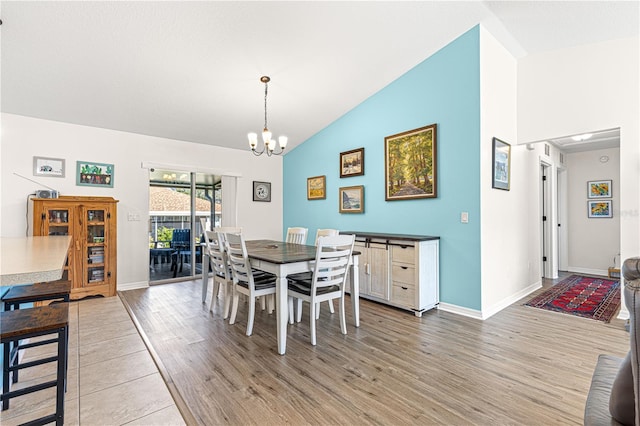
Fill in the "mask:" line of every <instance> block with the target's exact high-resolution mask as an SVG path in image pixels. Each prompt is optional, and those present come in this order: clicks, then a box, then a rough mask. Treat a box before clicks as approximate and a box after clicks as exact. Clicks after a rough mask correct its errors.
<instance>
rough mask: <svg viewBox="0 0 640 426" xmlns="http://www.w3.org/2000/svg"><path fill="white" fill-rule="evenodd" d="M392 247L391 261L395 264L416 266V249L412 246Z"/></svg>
mask: <svg viewBox="0 0 640 426" xmlns="http://www.w3.org/2000/svg"><path fill="white" fill-rule="evenodd" d="M391 247H392V250H391V256H392V257H391V259H392V260H393V261H394V262H402V263H410V264H411V265H413V264H415V258H416V257H415V256H416V249H415V248H414V247H413V246H412V245H408V246H404V247H403V246H391Z"/></svg>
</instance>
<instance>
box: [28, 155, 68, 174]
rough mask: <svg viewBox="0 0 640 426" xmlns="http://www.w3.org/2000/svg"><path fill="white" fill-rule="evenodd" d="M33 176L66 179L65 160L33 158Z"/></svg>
mask: <svg viewBox="0 0 640 426" xmlns="http://www.w3.org/2000/svg"><path fill="white" fill-rule="evenodd" d="M33 175H34V176H50V177H64V159H62V158H47V157H33Z"/></svg>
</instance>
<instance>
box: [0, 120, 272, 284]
mask: <svg viewBox="0 0 640 426" xmlns="http://www.w3.org/2000/svg"><path fill="white" fill-rule="evenodd" d="M243 143H245V138H244V136H243V135H238V144H239V145H241V144H243ZM33 156H42V157H54V158H64V159H65V160H66V176H65V177H64V178H52V177H49V178H43V177H34V176H33V171H32V167H33ZM0 158H1V161H2V163H1V164H2V170H1V172H0V178H1V191H2V207H1V209H2V214H1V218H2V222H0V236H3V237H11V236H23V235H25V228H26V226H27V223H26V218H25V212H26V202H27V195H28V194H31V193H33V191H34V190H36V189H43V186H41V185H37V184H35V183H31V182H29V181H27V180H24V179H21V178H20V177H18V176H15V175H14V174H13V173H14V172H15V173H18V174H21V175H23V176H26V177H29V178H31V179H35V180H36V181H38V182H41V183H42V184H44V185H48V186H51V187H54V188H56V189H58V190H59V191H60V193H61V194H62V195H96V196H112V197H114V198H116V199H118V200H120V202H119V203H118V280H117V283H118V288H120V289H121V288H127V287H133V286H140V285H146V284H147V283H148V279H149V252H148V226H149V225H148V221H149V214H148V206H149V177H148V170H147V169H143V168H142V167H141V164H142V163H143V162H153V163H163V164H173V165H176V166H184V167H186V168H189V169H193V170H200V171H211V172H215V173H216V174H223V173H225V172H227V173H235V174H239V175H241V176H242V177H241V178H240V179H239V185H238V225H239V226H242V227H243V231H244V232H245V233H246V235H247V237H248V238H273V239H280V238H282V219H281V218H282V158H281V157H271V158H265V157H264V156H263V157H255V156H254V155H253V154H252V153H251V152H250V151H244V150H234V149H228V148H220V147H215V146H210V145H203V144H195V143H189V142H183V141H176V140H170V139H164V138H158V137H152V136H145V135H139V134H132V133H126V132H119V131H114V130H107V129H100V128H95V127H87V126H78V125H74V124H68V123H60V122H55V121H48V120H41V119H36V118H29V117H23V116H17V115H12V114H2V146H1V147H0ZM77 160H84V161H96V162H100V163H110V164H114V165H115V168H114V175H115V177H114V187H113V188H94V187H85V186H76V184H75V183H76V179H75V168H76V161H77ZM254 180H260V181H268V182H271V184H272V198H271V203H258V202H253V201H252V199H253V197H252V190H253V184H252V182H253V181H254ZM129 213H134V214H137V215H139V216H140V221H128V214H129ZM30 226H31V224H30Z"/></svg>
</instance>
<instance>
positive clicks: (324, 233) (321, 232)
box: [314, 229, 340, 246]
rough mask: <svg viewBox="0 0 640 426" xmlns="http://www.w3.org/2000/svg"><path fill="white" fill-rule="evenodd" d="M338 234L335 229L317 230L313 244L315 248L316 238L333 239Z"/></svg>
mask: <svg viewBox="0 0 640 426" xmlns="http://www.w3.org/2000/svg"><path fill="white" fill-rule="evenodd" d="M338 234H340V231H338V230H337V229H318V230H317V231H316V242H315V243H314V244H315V245H316V246H317V245H318V238H320V237H333V236H334V235H338Z"/></svg>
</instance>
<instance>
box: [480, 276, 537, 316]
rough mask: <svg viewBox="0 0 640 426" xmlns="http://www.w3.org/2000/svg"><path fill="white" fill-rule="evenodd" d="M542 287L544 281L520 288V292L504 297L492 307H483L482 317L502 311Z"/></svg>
mask: <svg viewBox="0 0 640 426" xmlns="http://www.w3.org/2000/svg"><path fill="white" fill-rule="evenodd" d="M541 287H542V281H537V282H535V283H533V284H531V285H530V286H528V287H526V288H524V289H522V290H520V291H519V292H517V293H515V294H512V295H511V296H509V297H506V298H504V299H502V300H501V301H500V302H498V303H495V304H494V305H493V306H491V307H490V308H487V309H483V310H482V319H487V318H489V317H491V316H493V315H495V314H497V313H498V312H500V311H501V310H503V309H504V308H506V307H508V306H509V305H512V304H514V303H516V302H517V301H518V300H520V299H522V298H523V297H526V296H528V295H529V294H531V293H533V292H534V291H536V290H538V289H539V288H541Z"/></svg>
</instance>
